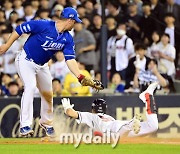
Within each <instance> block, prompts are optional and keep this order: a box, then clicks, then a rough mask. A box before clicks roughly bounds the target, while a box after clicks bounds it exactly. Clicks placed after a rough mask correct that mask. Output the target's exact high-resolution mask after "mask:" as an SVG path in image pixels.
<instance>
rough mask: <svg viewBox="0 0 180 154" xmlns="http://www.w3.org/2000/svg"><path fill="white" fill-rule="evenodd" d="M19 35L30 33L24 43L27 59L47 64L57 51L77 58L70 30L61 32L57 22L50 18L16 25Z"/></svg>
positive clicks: (67, 58)
mask: <svg viewBox="0 0 180 154" xmlns="http://www.w3.org/2000/svg"><path fill="white" fill-rule="evenodd" d="M15 30H16V32H17V33H18V34H19V35H22V34H23V33H27V34H30V36H29V38H28V39H27V41H26V42H25V44H24V50H25V52H26V54H27V59H29V60H33V61H34V62H35V63H36V64H41V65H43V64H45V63H47V62H48V61H49V59H51V57H52V56H53V54H55V53H56V52H57V51H63V53H64V57H65V59H66V60H69V59H74V58H75V51H74V41H73V38H72V36H71V34H70V33H69V32H68V31H65V32H63V33H59V32H58V31H57V28H56V23H55V22H54V21H49V20H31V21H29V22H24V23H22V24H21V25H19V26H17V27H16V29H15Z"/></svg>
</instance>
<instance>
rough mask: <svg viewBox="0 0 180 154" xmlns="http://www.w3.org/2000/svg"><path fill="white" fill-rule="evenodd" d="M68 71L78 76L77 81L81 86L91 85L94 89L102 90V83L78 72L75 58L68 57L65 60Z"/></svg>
mask: <svg viewBox="0 0 180 154" xmlns="http://www.w3.org/2000/svg"><path fill="white" fill-rule="evenodd" d="M66 63H67V65H68V67H69V69H70V71H71V72H72V73H73V74H74V75H75V76H76V77H77V78H78V80H79V82H80V83H81V85H82V86H91V87H92V88H94V89H96V90H97V91H99V90H103V89H104V86H103V84H102V83H101V82H100V81H98V80H93V79H91V78H88V77H86V76H84V75H82V74H80V71H79V68H78V65H77V62H76V60H75V59H70V60H67V61H66Z"/></svg>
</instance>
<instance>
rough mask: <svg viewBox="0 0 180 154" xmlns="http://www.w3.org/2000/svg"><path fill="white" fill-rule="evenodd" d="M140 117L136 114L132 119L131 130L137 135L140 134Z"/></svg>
mask: <svg viewBox="0 0 180 154" xmlns="http://www.w3.org/2000/svg"><path fill="white" fill-rule="evenodd" d="M140 121H141V116H140V115H138V114H136V115H135V116H134V118H133V125H132V129H133V131H134V133H135V134H138V133H139V132H140V129H141V126H140Z"/></svg>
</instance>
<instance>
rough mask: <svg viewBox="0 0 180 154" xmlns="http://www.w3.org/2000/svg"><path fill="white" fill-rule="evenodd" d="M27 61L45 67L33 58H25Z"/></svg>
mask: <svg viewBox="0 0 180 154" xmlns="http://www.w3.org/2000/svg"><path fill="white" fill-rule="evenodd" d="M25 59H26V60H27V61H30V62H33V63H35V64H37V65H39V66H43V65H44V64H40V63H36V62H35V61H34V60H33V59H32V58H28V57H27V56H26V57H25Z"/></svg>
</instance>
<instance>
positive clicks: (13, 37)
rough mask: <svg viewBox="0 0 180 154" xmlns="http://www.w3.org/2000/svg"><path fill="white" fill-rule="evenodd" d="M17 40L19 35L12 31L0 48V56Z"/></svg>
mask: <svg viewBox="0 0 180 154" xmlns="http://www.w3.org/2000/svg"><path fill="white" fill-rule="evenodd" d="M18 38H19V34H18V33H17V32H16V31H13V32H12V34H11V35H10V37H9V39H8V41H7V42H6V43H5V44H3V45H1V46H0V55H1V54H3V53H5V52H6V51H7V50H8V49H9V48H10V46H11V45H12V44H13V42H14V41H15V40H17V39H18Z"/></svg>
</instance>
